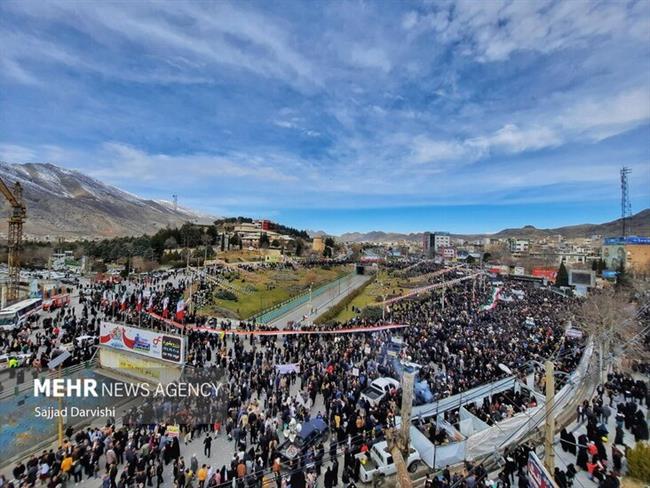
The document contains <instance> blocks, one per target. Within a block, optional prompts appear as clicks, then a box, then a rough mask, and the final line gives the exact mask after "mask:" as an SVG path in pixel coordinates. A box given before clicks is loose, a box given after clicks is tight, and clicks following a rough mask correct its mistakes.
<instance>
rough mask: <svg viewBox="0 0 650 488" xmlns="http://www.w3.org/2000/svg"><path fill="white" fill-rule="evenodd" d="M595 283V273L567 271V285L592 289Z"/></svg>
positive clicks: (576, 270)
mask: <svg viewBox="0 0 650 488" xmlns="http://www.w3.org/2000/svg"><path fill="white" fill-rule="evenodd" d="M595 281H596V273H595V272H594V271H587V270H579V269H572V270H569V284H570V285H572V286H591V287H593V286H594V284H595Z"/></svg>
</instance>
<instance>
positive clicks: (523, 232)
mask: <svg viewBox="0 0 650 488" xmlns="http://www.w3.org/2000/svg"><path fill="white" fill-rule="evenodd" d="M627 229H628V231H627V234H628V235H638V236H650V209H645V210H642V211H641V212H639V213H637V214H635V215H633V216H632V217H630V218H629V219H628V220H627ZM557 234H560V235H562V236H563V237H565V238H568V239H571V238H576V237H590V236H592V235H602V236H603V237H613V236H618V235H620V234H621V219H617V220H613V221H611V222H605V223H604V224H579V225H570V226H566V227H557V228H555V229H538V228H536V227H534V226H532V225H527V226H525V227H522V228H518V229H504V230H502V231H500V232H497V233H496V234H472V235H455V236H454V237H461V238H466V239H473V238H480V237H487V236H488V235H489V236H490V237H495V238H508V237H521V238H541V237H545V236H550V235H557ZM423 235H424V233H423V232H420V233H411V234H399V233H395V232H381V231H372V232H367V233H360V232H349V233H346V234H342V235H341V236H339V238H338V239H339V240H341V241H344V242H377V243H380V242H395V241H400V240H406V241H410V242H420V241H421V240H422V237H423Z"/></svg>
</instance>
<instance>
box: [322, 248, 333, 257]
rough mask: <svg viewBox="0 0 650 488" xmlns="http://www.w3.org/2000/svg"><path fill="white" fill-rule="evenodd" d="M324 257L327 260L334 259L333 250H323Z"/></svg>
mask: <svg viewBox="0 0 650 488" xmlns="http://www.w3.org/2000/svg"><path fill="white" fill-rule="evenodd" d="M323 257H325V258H331V257H332V248H331V247H329V246H327V247H326V248H325V249H323Z"/></svg>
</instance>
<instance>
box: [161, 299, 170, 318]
mask: <svg viewBox="0 0 650 488" xmlns="http://www.w3.org/2000/svg"><path fill="white" fill-rule="evenodd" d="M162 305H163V318H167V317H168V316H169V310H168V309H169V297H167V296H166V297H165V298H163V303H162Z"/></svg>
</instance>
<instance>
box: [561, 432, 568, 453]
mask: <svg viewBox="0 0 650 488" xmlns="http://www.w3.org/2000/svg"><path fill="white" fill-rule="evenodd" d="M568 436H569V433H568V432H567V431H566V429H564V428H563V429H562V432H560V445H561V446H562V450H563V451H564V452H569V442H568V439H567V437H568Z"/></svg>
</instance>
